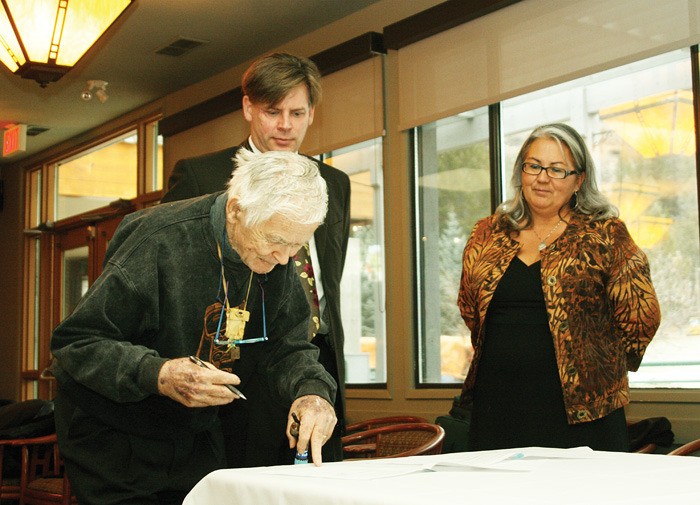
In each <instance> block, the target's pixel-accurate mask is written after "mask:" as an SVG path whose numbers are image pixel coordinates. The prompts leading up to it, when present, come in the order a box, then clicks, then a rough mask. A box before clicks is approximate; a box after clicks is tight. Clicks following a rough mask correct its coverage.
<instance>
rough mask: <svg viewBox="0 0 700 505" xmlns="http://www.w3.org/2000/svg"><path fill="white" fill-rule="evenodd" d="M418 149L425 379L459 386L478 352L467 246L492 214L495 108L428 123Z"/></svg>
mask: <svg viewBox="0 0 700 505" xmlns="http://www.w3.org/2000/svg"><path fill="white" fill-rule="evenodd" d="M416 146H417V153H416V155H417V164H416V167H417V173H416V180H417V184H416V195H415V198H416V202H417V206H416V209H417V215H416V222H417V223H418V235H417V244H416V250H417V251H418V262H419V264H418V272H420V275H419V279H418V304H417V306H418V311H419V313H418V327H419V329H420V333H419V356H420V357H421V361H420V366H419V368H418V369H419V382H421V383H433V384H440V383H446V384H454V383H459V382H462V381H463V380H464V377H465V376H466V371H467V370H468V368H469V364H470V363H471V357H472V348H471V341H470V336H469V329H468V328H467V327H466V326H465V324H464V322H463V321H462V318H461V316H460V314H459V310H458V309H457V291H458V289H459V279H460V273H461V270H462V267H461V265H462V250H463V249H464V244H465V243H466V241H467V238H468V237H469V233H470V231H471V229H472V227H473V226H474V224H475V223H476V221H477V220H478V219H479V218H481V217H484V216H487V215H489V214H490V213H491V178H490V170H489V117H488V109H487V108H485V107H484V108H481V109H477V110H475V111H470V112H465V113H462V114H458V115H456V116H454V117H450V118H447V119H442V120H440V121H437V122H435V123H430V124H427V125H424V126H421V127H420V128H418V130H417V142H416Z"/></svg>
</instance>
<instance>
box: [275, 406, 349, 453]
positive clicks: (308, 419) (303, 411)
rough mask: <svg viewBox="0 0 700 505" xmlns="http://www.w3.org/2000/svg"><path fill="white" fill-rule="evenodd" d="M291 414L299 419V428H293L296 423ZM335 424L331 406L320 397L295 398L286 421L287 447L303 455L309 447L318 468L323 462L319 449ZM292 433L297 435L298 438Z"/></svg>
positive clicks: (335, 419) (333, 411) (335, 420)
mask: <svg viewBox="0 0 700 505" xmlns="http://www.w3.org/2000/svg"><path fill="white" fill-rule="evenodd" d="M292 413H294V414H295V415H296V417H297V418H298V419H299V421H300V423H299V424H300V425H299V426H296V427H294V426H293V425H295V424H296V422H295V421H294V419H293V418H292ZM337 422H338V419H337V418H336V416H335V410H333V405H331V404H330V403H328V402H327V401H326V400H324V399H323V398H321V397H320V396H316V395H307V396H301V397H299V398H297V399H296V400H295V401H294V403H292V408H291V409H290V410H289V416H288V420H287V438H288V439H289V447H290V448H294V447H296V450H297V452H298V453H303V452H304V451H307V450H309V445H310V446H311V456H312V459H313V462H314V465H316V466H320V465H321V463H322V462H323V458H322V456H321V447H323V444H325V443H326V442H327V441H328V439H329V438H330V436H331V434H332V433H333V428H335V424H336V423H337ZM293 427H294V428H295V429H294V430H292V428H293ZM293 432H295V433H298V437H297V436H295V435H294V434H293Z"/></svg>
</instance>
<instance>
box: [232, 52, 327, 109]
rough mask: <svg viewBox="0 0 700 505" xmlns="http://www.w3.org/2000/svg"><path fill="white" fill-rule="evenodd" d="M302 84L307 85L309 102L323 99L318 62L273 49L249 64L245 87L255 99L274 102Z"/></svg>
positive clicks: (252, 100)
mask: <svg viewBox="0 0 700 505" xmlns="http://www.w3.org/2000/svg"><path fill="white" fill-rule="evenodd" d="M299 84H305V85H306V89H307V91H308V93H309V106H310V107H315V106H316V104H318V102H319V101H320V100H321V73H320V72H319V71H318V67H317V66H316V64H315V63H314V62H313V61H311V60H310V59H308V58H304V57H300V56H294V55H292V54H289V53H271V54H267V55H265V56H263V57H261V58H259V59H257V60H255V61H254V62H253V63H252V64H251V65H250V67H248V70H246V72H245V74H243V81H242V85H241V87H242V89H243V94H244V95H247V96H248V98H249V99H250V101H251V102H253V103H259V104H265V105H274V104H276V103H278V102H279V101H281V100H282V99H284V97H285V96H286V95H287V93H289V92H290V91H291V90H292V89H293V88H295V87H296V86H298V85H299Z"/></svg>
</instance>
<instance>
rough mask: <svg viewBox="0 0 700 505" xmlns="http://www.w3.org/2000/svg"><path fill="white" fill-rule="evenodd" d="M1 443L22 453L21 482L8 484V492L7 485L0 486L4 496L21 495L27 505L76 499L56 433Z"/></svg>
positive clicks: (13, 496)
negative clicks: (64, 466)
mask: <svg viewBox="0 0 700 505" xmlns="http://www.w3.org/2000/svg"><path fill="white" fill-rule="evenodd" d="M0 447H3V448H7V447H13V448H15V447H16V448H19V450H20V454H21V456H20V457H21V471H20V478H19V485H18V487H17V488H14V487H13V488H9V487H8V489H7V492H6V491H5V489H4V488H5V487H6V486H5V485H4V484H3V485H2V486H1V487H0V490H2V494H0V497H1V498H2V499H5V498H13V499H19V501H20V503H22V504H26V505H48V504H63V505H70V504H72V503H77V501H76V499H75V497H73V496H72V493H71V490H70V483H69V481H68V477H67V476H66V475H65V472H64V470H63V461H62V459H61V455H60V453H59V450H58V440H57V438H56V434H55V433H52V434H50V435H44V436H39V437H32V438H21V439H13V440H0Z"/></svg>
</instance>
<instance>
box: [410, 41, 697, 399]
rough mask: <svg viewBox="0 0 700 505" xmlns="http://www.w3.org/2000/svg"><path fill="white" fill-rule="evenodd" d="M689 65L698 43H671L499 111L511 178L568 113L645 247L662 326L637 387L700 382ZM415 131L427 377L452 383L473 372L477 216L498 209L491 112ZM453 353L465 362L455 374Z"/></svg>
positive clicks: (505, 194)
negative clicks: (468, 264) (460, 297)
mask: <svg viewBox="0 0 700 505" xmlns="http://www.w3.org/2000/svg"><path fill="white" fill-rule="evenodd" d="M691 74H692V72H691V61H690V54H689V51H687V50H678V51H673V52H670V53H666V54H663V55H660V56H657V57H654V58H650V59H647V60H643V61H638V62H635V63H632V64H628V65H625V66H622V67H619V68H615V69H611V70H607V71H605V72H601V73H598V74H595V75H590V76H587V77H585V78H581V79H577V80H574V81H570V82H567V83H564V84H561V85H557V86H554V87H550V88H547V89H542V90H538V91H536V92H533V93H529V94H527V95H521V96H518V97H515V98H512V99H509V100H505V101H503V102H502V103H501V104H500V110H501V113H500V117H499V118H492V119H498V120H499V121H500V131H501V132H502V134H501V138H500V139H496V140H498V141H499V143H500V152H501V154H502V160H501V163H500V167H498V168H497V170H500V180H503V181H505V183H508V182H509V181H510V177H511V173H512V167H513V162H514V159H515V157H516V155H517V152H518V150H519V149H520V147H521V145H522V143H523V142H524V140H525V138H526V137H527V135H528V134H529V133H530V132H531V131H532V129H533V128H535V127H536V126H538V125H540V124H544V123H550V122H565V123H568V124H570V125H571V126H573V127H574V128H576V129H577V130H578V131H579V132H581V133H582V135H584V137H585V138H586V140H587V142H588V145H589V148H590V149H591V153H592V155H593V157H594V158H595V162H596V166H597V168H598V174H597V175H598V181H597V182H598V185H599V187H600V188H601V190H602V191H603V192H604V193H605V194H606V196H607V197H608V198H609V199H610V200H611V201H612V202H613V203H614V204H615V205H616V206H617V207H618V208H619V209H620V217H621V219H622V220H623V221H624V222H625V223H626V225H627V227H628V229H629V230H630V233H631V235H632V236H633V238H634V239H635V241H636V242H637V244H638V245H639V246H640V247H641V248H642V249H643V250H644V251H645V253H646V254H647V256H648V258H649V261H650V265H651V271H652V279H653V281H654V286H655V288H656V292H657V296H658V298H659V301H660V304H661V310H662V323H661V327H660V328H659V330H658V332H657V334H656V336H655V338H654V340H653V341H652V343H651V345H650V346H649V348H648V350H647V352H646V355H645V358H644V361H643V362H642V366H641V368H640V370H639V371H638V372H636V373H632V374H630V383H631V385H632V386H633V387H647V388H651V387H673V388H698V387H700V339H698V337H697V336H698V334H700V244H699V242H698V230H699V226H700V224H699V222H698V179H697V173H698V169H697V166H696V161H695V124H694V109H693V94H692V84H691V83H692V75H691ZM416 135H417V158H416V161H417V171H418V173H417V180H418V184H417V190H416V202H417V205H416V209H417V222H418V237H419V240H418V248H417V250H418V251H419V262H420V264H419V265H418V268H419V279H420V282H419V290H418V297H419V302H420V303H419V307H421V308H422V309H421V314H420V315H419V316H420V317H419V320H420V321H419V322H420V324H419V328H420V333H419V336H420V341H419V351H420V354H419V355H420V358H421V366H420V370H421V375H420V377H419V379H420V382H421V383H433V384H439V383H450V382H455V381H457V380H461V378H463V377H464V373H465V372H466V366H468V356H469V353H470V350H471V349H470V342H469V339H468V330H467V329H466V327H464V324H463V323H462V322H461V320H457V318H458V317H459V315H458V309H457V307H456V305H455V300H456V296H457V290H458V281H459V273H460V272H461V264H460V260H461V253H462V248H463V247H464V243H465V241H466V238H467V237H468V234H469V231H470V227H471V226H472V225H473V223H474V222H475V221H476V220H477V219H479V218H481V217H485V216H486V215H488V214H490V213H491V209H490V202H489V199H488V196H489V193H488V191H489V189H490V179H489V176H488V174H489V172H488V168H487V167H488V146H487V139H488V126H487V121H486V110H485V109H482V110H477V111H471V112H469V113H463V114H458V115H457V116H454V117H451V118H447V119H444V120H440V121H438V122H436V123H432V124H429V125H424V126H421V127H419V128H418V129H417V130H416ZM451 139H452V140H451ZM479 146H481V147H479ZM460 157H461V159H460ZM469 170H471V171H469ZM506 186H507V187H503V188H496V189H497V192H498V193H500V195H501V197H500V200H505V199H507V198H510V197H511V196H512V194H511V188H510V185H509V184H506ZM450 238H451V239H452V240H453V241H454V243H455V246H454V247H453V248H451V249H450V246H449V245H448V244H450ZM460 241H461V244H459V245H457V242H460ZM436 259H437V261H436ZM432 293H439V294H440V298H441V299H444V300H445V302H444V303H439V302H438V301H437V297H436V296H434V295H432ZM460 338H461V339H462V340H461V343H460V340H459V339H460ZM449 342H452V343H449ZM465 356H466V357H465ZM455 357H457V358H455ZM451 361H457V362H458V363H459V364H458V365H457V367H456V372H455V369H454V366H453V365H452V364H451Z"/></svg>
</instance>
